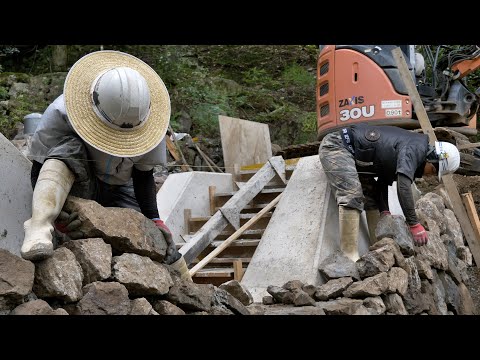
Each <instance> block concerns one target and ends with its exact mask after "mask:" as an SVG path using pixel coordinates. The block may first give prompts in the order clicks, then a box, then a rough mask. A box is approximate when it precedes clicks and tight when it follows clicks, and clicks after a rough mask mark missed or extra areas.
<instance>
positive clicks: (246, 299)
mask: <svg viewBox="0 0 480 360" xmlns="http://www.w3.org/2000/svg"><path fill="white" fill-rule="evenodd" d="M219 288H220V289H223V290H225V291H228V292H229V293H230V294H231V295H232V296H233V297H235V298H236V299H238V300H239V301H240V302H241V303H242V304H243V305H245V306H248V305H250V304H251V303H253V297H252V294H250V291H248V289H247V288H246V287H245V286H243V285H242V284H240V283H239V282H238V281H237V280H230V281H227V282H225V283H223V284H221V285H220V286H219Z"/></svg>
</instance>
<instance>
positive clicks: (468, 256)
mask: <svg viewBox="0 0 480 360" xmlns="http://www.w3.org/2000/svg"><path fill="white" fill-rule="evenodd" d="M457 257H458V258H459V259H460V260H462V261H464V262H465V263H466V264H467V265H468V266H472V265H473V257H472V253H471V252H470V249H469V248H468V247H466V246H459V247H457Z"/></svg>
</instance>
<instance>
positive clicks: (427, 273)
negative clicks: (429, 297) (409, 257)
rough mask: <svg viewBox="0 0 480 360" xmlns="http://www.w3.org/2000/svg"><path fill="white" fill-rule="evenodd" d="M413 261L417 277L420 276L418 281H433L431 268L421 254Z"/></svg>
mask: <svg viewBox="0 0 480 360" xmlns="http://www.w3.org/2000/svg"><path fill="white" fill-rule="evenodd" d="M414 260H415V265H416V266H417V271H418V275H419V276H420V279H428V280H432V279H433V271H432V268H431V267H430V262H429V261H428V260H427V259H425V257H424V256H423V255H421V254H418V255H417V256H415V258H414Z"/></svg>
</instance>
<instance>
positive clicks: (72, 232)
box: [54, 210, 85, 240]
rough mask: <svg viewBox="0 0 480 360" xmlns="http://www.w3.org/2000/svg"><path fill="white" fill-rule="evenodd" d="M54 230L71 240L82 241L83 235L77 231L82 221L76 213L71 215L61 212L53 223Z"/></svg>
mask: <svg viewBox="0 0 480 360" xmlns="http://www.w3.org/2000/svg"><path fill="white" fill-rule="evenodd" d="M54 226H55V229H57V230H58V231H60V232H61V233H62V234H65V235H66V236H68V237H69V238H70V239H72V240H77V239H84V238H85V234H84V233H83V232H82V231H80V230H79V228H80V226H82V221H81V220H80V219H79V218H78V213H77V212H72V213H71V214H69V213H67V212H66V211H63V210H62V211H61V212H60V214H59V215H58V217H57V219H56V220H55V223H54Z"/></svg>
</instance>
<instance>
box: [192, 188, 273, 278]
mask: <svg viewBox="0 0 480 360" xmlns="http://www.w3.org/2000/svg"><path fill="white" fill-rule="evenodd" d="M281 196H282V194H280V195H278V196H277V197H276V198H275V199H273V200H272V201H271V202H270V203H269V204H268V205H267V206H266V207H264V208H263V209H262V210H261V211H260V212H259V213H258V214H256V215H255V216H254V217H253V218H251V219H250V220H248V221H247V222H246V223H245V224H244V225H243V226H242V227H240V229H238V230H237V231H235V232H234V233H233V234H232V235H231V236H229V237H228V239H226V240H225V241H224V242H223V243H222V244H221V245H220V246H219V247H217V248H215V249H214V250H213V251H212V252H211V253H210V254H208V255H207V256H205V257H204V258H203V259H202V260H201V261H200V262H199V263H198V264H197V265H195V266H194V267H193V268H192V269H190V276H193V275H195V273H196V272H197V271H198V270H200V269H202V268H203V267H204V266H205V265H207V264H208V263H209V262H210V260H212V259H213V258H214V257H215V256H217V255H218V254H220V253H221V252H222V251H223V250H225V249H226V248H227V247H228V245H230V243H232V242H233V241H234V240H236V239H238V238H239V237H240V235H242V233H243V232H244V231H245V230H247V229H249V228H250V227H251V226H252V225H253V224H255V223H256V222H257V221H258V220H260V218H261V217H262V216H263V215H265V214H266V213H267V212H269V211H270V210H271V209H272V208H273V207H274V206H275V205H276V204H277V203H278V202H279V201H280V198H281Z"/></svg>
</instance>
